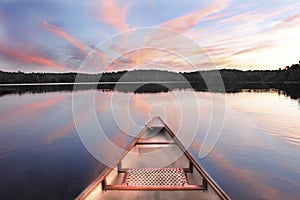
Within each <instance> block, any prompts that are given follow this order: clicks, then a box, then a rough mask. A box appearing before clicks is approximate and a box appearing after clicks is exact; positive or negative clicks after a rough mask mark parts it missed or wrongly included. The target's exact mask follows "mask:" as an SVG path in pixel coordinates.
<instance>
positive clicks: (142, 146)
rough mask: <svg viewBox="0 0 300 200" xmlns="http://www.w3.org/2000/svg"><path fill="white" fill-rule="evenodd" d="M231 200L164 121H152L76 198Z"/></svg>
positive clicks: (79, 199) (89, 199)
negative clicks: (111, 165) (110, 165)
mask: <svg viewBox="0 0 300 200" xmlns="http://www.w3.org/2000/svg"><path fill="white" fill-rule="evenodd" d="M76 199H77V200H83V199H85V200H94V199H107V200H111V199H124V200H127V199H172V200H175V199H230V197H229V196H228V195H227V194H226V193H225V192H224V191H223V190H222V189H221V187H219V186H218V185H217V183H216V182H215V181H214V180H213V179H212V178H211V177H210V176H209V175H208V174H207V172H206V171H205V170H204V169H203V168H202V167H201V166H200V165H199V164H198V163H197V162H196V160H195V159H194V158H193V156H192V155H191V154H190V153H189V152H188V151H187V150H186V149H185V147H184V146H183V145H182V143H181V142H180V141H179V140H178V138H177V137H176V135H175V134H174V133H173V131H172V130H171V129H170V128H169V127H168V126H167V125H166V124H165V123H164V122H163V121H162V120H161V118H160V117H154V118H153V119H151V120H150V121H149V122H148V123H147V124H146V125H145V127H144V128H143V129H142V130H141V132H140V133H139V134H138V135H137V136H136V137H135V138H134V139H133V140H132V142H130V144H129V145H128V146H127V148H126V151H124V153H122V154H121V155H120V157H119V158H118V159H117V160H116V162H115V164H114V165H113V167H107V168H106V169H105V170H104V171H103V172H102V173H101V174H100V176H99V177H98V178H97V179H96V180H94V181H93V182H92V183H91V184H90V185H89V186H88V187H87V188H86V189H85V190H84V191H83V192H81V193H80V194H79V196H78V197H77V198H76Z"/></svg>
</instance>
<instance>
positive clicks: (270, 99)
mask: <svg viewBox="0 0 300 200" xmlns="http://www.w3.org/2000/svg"><path fill="white" fill-rule="evenodd" d="M91 94H92V95H93V94H95V104H94V105H90V106H88V107H87V108H84V109H85V110H86V112H87V113H88V112H92V111H93V110H96V116H97V119H98V121H99V124H100V126H101V127H102V128H103V131H104V132H105V133H107V136H108V138H109V139H110V140H111V141H112V142H113V143H114V144H116V145H118V146H121V147H122V146H125V145H126V144H127V142H128V141H129V140H130V137H129V136H128V135H126V134H125V133H126V132H130V134H131V135H135V134H136V133H138V131H139V130H140V129H141V128H142V127H143V125H144V124H145V123H146V122H147V121H148V120H149V119H150V117H151V116H153V115H160V116H161V117H162V118H164V119H165V120H166V122H167V124H168V125H169V126H170V127H171V129H172V130H173V131H175V132H178V131H179V132H181V133H183V134H184V133H185V134H189V133H192V132H195V131H196V133H197V134H196V136H195V139H194V141H193V143H192V145H191V146H190V151H191V153H192V154H193V155H194V156H195V157H196V159H197V160H198V162H199V163H200V164H201V165H202V166H203V167H204V168H205V169H206V171H207V172H208V173H209V174H210V176H212V177H213V178H214V180H215V181H216V182H217V183H218V184H219V185H220V186H221V187H222V188H223V189H224V190H225V191H226V192H227V193H228V194H229V195H230V196H231V197H232V198H233V199H241V198H243V199H299V196H300V190H299V188H300V123H299V122H300V121H299V119H300V103H299V100H293V99H290V98H288V97H286V96H284V95H279V94H278V93H277V92H240V93H234V94H228V93H227V94H211V93H208V92H196V93H193V92H192V91H188V90H180V91H179V90H178V91H172V92H166V93H151V94H135V93H123V92H116V91H115V92H113V91H100V90H83V91H77V92H76V95H77V96H78V97H81V98H85V97H89V95H91ZM212 96H213V97H214V99H215V101H214V106H215V108H218V106H220V108H223V103H224V102H223V98H224V96H225V104H224V105H225V108H224V109H225V111H226V113H225V118H224V117H222V113H217V114H216V113H214V112H213V110H214V109H213V108H212V101H211V99H212ZM223 114H224V113H223ZM215 115H218V116H217V117H219V118H220V119H222V120H221V121H220V122H222V125H223V129H222V134H221V136H220V138H219V140H218V142H217V144H216V145H215V147H214V148H213V150H212V151H211V152H210V153H209V154H208V156H206V157H205V158H202V159H200V158H199V157H198V152H199V149H200V147H201V145H202V141H203V139H204V137H205V133H206V131H207V130H208V128H209V124H210V120H211V119H214V117H215ZM197 116H198V117H199V120H200V121H199V123H198V120H197ZM130 119H131V120H130ZM223 120H224V121H223ZM0 121H1V123H0V177H1V181H0V196H1V199H73V198H74V197H76V195H78V194H79V193H80V192H81V191H82V190H83V189H84V188H85V187H86V186H87V185H88V184H89V183H90V182H91V181H92V180H93V179H94V178H96V177H97V175H98V174H99V173H100V172H101V170H102V169H103V167H104V166H103V164H101V163H99V162H98V161H97V160H96V159H95V158H94V157H93V156H92V155H91V154H90V153H89V152H88V150H86V148H85V147H84V145H83V144H82V143H81V140H80V138H79V136H78V134H77V131H76V128H75V124H74V120H73V113H72V92H70V91H62V92H49V93H38V94H31V93H25V94H22V95H18V94H10V95H6V96H2V97H0ZM79 123H80V124H83V125H84V126H85V127H86V134H88V133H90V132H92V131H94V130H93V125H90V121H89V118H88V117H85V115H84V114H82V117H80V119H79ZM223 123H224V124H223ZM195 124H197V125H198V126H197V128H194V127H195V126H194V125H195ZM191 129H192V130H191ZM99 144H100V145H99V151H100V152H101V154H102V155H103V156H105V155H108V154H109V156H110V157H113V155H112V154H114V153H115V152H110V151H109V148H107V147H106V144H101V142H100V143H99ZM104 147H105V148H104Z"/></svg>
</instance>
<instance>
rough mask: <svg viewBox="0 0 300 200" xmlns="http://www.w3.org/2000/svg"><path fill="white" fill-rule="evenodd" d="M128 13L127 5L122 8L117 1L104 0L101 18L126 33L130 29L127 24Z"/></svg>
mask: <svg viewBox="0 0 300 200" xmlns="http://www.w3.org/2000/svg"><path fill="white" fill-rule="evenodd" d="M127 11H128V6H127V5H125V6H123V7H122V6H120V5H118V4H117V3H116V2H115V0H102V1H101V11H100V16H99V18H100V19H101V21H103V22H105V23H107V24H110V25H111V26H112V27H114V28H115V29H117V30H118V31H126V30H128V29H129V28H128V24H127V23H126V16H127Z"/></svg>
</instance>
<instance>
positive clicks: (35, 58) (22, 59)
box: [0, 46, 64, 69]
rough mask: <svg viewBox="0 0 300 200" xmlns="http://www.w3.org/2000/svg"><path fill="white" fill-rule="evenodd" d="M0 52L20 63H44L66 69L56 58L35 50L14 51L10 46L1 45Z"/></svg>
mask: <svg viewBox="0 0 300 200" xmlns="http://www.w3.org/2000/svg"><path fill="white" fill-rule="evenodd" d="M0 54H2V55H3V56H4V57H5V58H7V59H9V60H12V61H15V62H19V63H22V64H23V63H26V64H37V65H43V66H48V67H53V68H55V69H64V67H63V66H62V65H60V64H58V63H56V62H55V61H54V60H51V59H49V58H45V57H43V56H41V55H38V54H37V53H35V52H31V53H29V54H27V53H25V52H23V51H14V50H11V49H9V48H6V47H4V46H0Z"/></svg>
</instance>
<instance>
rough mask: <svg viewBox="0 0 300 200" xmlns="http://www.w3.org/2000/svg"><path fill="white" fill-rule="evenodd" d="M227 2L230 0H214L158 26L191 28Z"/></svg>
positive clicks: (179, 28)
mask: <svg viewBox="0 0 300 200" xmlns="http://www.w3.org/2000/svg"><path fill="white" fill-rule="evenodd" d="M229 3H230V0H214V1H212V2H210V3H209V4H208V5H207V6H206V7H204V8H201V9H199V10H195V11H193V12H190V13H187V14H185V15H182V16H179V17H176V18H174V19H171V20H169V21H166V22H163V23H162V24H160V26H162V27H164V28H168V29H173V30H177V31H179V32H185V31H188V30H189V29H191V28H193V27H194V26H195V25H196V24H198V23H199V22H200V21H201V20H203V19H204V18H205V17H208V16H210V15H212V14H215V13H219V12H220V11H222V10H223V9H225V8H226V7H227V6H228V4H229Z"/></svg>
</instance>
